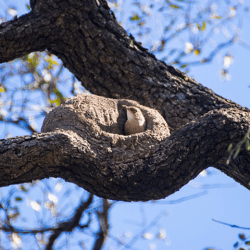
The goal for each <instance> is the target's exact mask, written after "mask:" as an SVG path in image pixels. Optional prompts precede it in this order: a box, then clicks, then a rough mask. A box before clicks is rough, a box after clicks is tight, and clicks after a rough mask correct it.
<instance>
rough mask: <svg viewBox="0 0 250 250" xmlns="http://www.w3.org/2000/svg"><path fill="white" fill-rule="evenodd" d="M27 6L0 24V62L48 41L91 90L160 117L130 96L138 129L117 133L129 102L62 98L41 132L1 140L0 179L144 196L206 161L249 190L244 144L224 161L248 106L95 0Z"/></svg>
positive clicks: (180, 180) (160, 194)
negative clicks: (132, 31)
mask: <svg viewBox="0 0 250 250" xmlns="http://www.w3.org/2000/svg"><path fill="white" fill-rule="evenodd" d="M32 8H33V9H32V11H31V12H30V13H28V14H26V15H24V16H22V17H19V18H17V20H13V21H10V22H7V23H4V24H2V25H1V26H0V62H7V61H9V60H12V59H14V58H17V57H20V56H23V55H26V54H27V53H29V52H32V51H39V50H44V49H48V50H49V51H51V52H52V53H54V54H55V55H57V56H58V57H59V58H60V59H61V60H62V61H63V63H64V65H65V67H67V68H68V69H69V70H70V71H71V72H72V73H73V74H74V75H75V76H76V77H77V78H78V79H79V80H80V81H81V82H82V84H83V85H84V86H85V87H86V88H87V89H88V90H90V91H91V92H92V93H95V94H98V95H102V96H106V97H112V98H116V99H117V98H125V99H133V100H137V101H138V102H139V103H140V104H141V105H144V106H147V107H151V108H154V109H155V110H158V111H159V112H160V113H161V114H162V116H163V118H164V119H165V120H166V122H167V123H166V122H165V121H164V120H163V118H162V117H161V116H160V115H159V113H157V112H156V111H153V110H151V109H148V108H146V107H144V106H140V105H139V104H135V103H133V104H135V105H137V106H138V107H140V109H141V110H142V111H143V113H144V114H145V115H146V118H147V130H146V132H144V133H141V134H135V135H131V136H123V135H122V134H123V131H122V129H123V125H122V124H123V123H124V122H125V112H124V110H123V109H122V108H121V104H129V103H131V101H129V100H114V99H104V98H103V97H97V96H95V97H94V96H87V97H86V95H83V96H80V97H78V99H70V100H68V101H67V102H66V103H65V104H64V105H63V106H62V107H60V108H58V109H57V110H56V111H53V113H51V114H50V115H49V116H48V117H47V119H46V120H45V123H44V127H43V131H44V133H42V134H36V135H32V136H26V137H17V138H12V139H7V140H2V141H1V143H0V155H1V157H0V185H1V186H5V185H9V184H13V183H21V182H26V181H31V180H34V179H42V178H46V177H50V176H54V177H62V178H64V179H65V180H67V181H71V182H74V183H76V184H77V185H79V186H82V187H83V188H85V189H87V190H88V191H90V192H92V193H95V194H97V195H99V196H102V197H105V198H110V199H116V200H149V199H159V198H164V197H166V196H167V195H169V194H171V193H173V192H175V191H176V190H178V189H179V188H181V187H182V186H183V185H185V184H186V183H187V182H188V181H189V180H191V179H192V178H194V177H196V176H197V174H199V172H200V171H201V170H203V169H205V168H207V167H208V166H214V167H216V168H218V169H220V170H221V171H223V172H225V173H226V174H227V175H229V176H231V177H233V178H234V179H235V180H236V181H238V182H240V183H241V184H242V185H244V186H245V187H246V188H248V189H249V180H250V171H249V169H250V168H249V167H250V160H249V152H246V151H244V150H242V151H241V153H240V155H239V157H238V158H237V159H236V160H233V161H231V162H230V164H229V165H226V164H225V162H226V159H227V157H228V151H227V147H228V145H229V144H230V143H232V142H233V143H237V142H239V141H240V140H241V139H242V138H243V136H244V135H245V133H246V132H247V129H248V127H249V124H250V122H249V120H248V118H249V115H250V113H249V110H248V109H246V108H242V107H241V106H239V105H238V104H235V103H233V102H231V101H229V100H226V99H224V98H222V97H220V96H218V95H216V94H215V93H213V92H212V91H211V90H209V89H207V88H204V87H203V86H202V85H201V84H198V83H197V82H195V81H194V80H193V79H191V78H189V77H188V76H186V75H185V74H184V73H182V72H180V71H179V70H176V69H174V68H173V67H171V66H168V65H166V64H165V63H164V62H161V61H159V60H157V59H156V58H155V57H154V56H153V55H152V54H150V53H149V52H147V50H146V49H144V48H143V47H141V46H140V45H139V44H138V43H137V42H136V41H134V40H133V38H131V37H130V36H128V35H127V33H126V32H125V31H124V30H123V28H122V27H121V26H119V25H118V23H117V22H116V19H115V17H114V16H113V15H112V14H111V13H110V10H109V8H108V6H107V4H106V1H104V0H99V1H98V0H97V1H94V0H85V1H82V0H75V1H73V0H60V1H59V0H36V1H32ZM90 97H91V98H90ZM67 117H68V118H67ZM168 127H169V128H170V130H171V135H170V136H169V130H168ZM159 128H160V129H159ZM48 131H51V132H48Z"/></svg>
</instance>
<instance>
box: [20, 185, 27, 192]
mask: <svg viewBox="0 0 250 250" xmlns="http://www.w3.org/2000/svg"><path fill="white" fill-rule="evenodd" d="M20 188H21V190H22V191H23V192H28V189H27V188H26V187H25V186H24V185H21V186H20Z"/></svg>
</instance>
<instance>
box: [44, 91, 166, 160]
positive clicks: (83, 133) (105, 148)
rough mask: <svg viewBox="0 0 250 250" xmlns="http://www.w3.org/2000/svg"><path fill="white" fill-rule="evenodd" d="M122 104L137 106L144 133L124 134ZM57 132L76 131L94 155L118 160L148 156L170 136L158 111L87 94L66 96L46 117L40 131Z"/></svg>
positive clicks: (124, 117) (124, 116)
mask: <svg viewBox="0 0 250 250" xmlns="http://www.w3.org/2000/svg"><path fill="white" fill-rule="evenodd" d="M122 105H127V106H136V107H138V108H140V110H141V111H142V113H143V115H144V117H145V118H146V123H147V125H146V131H145V132H142V133H137V134H133V135H128V136H125V135H124V124H125V122H126V119H127V118H126V110H125V109H124V108H123V107H122ZM56 131H58V132H59V131H64V132H65V131H68V132H69V133H71V132H73V134H77V136H79V137H80V140H79V141H82V142H84V144H85V145H86V144H88V145H89V147H90V149H91V152H92V156H93V157H95V156H94V155H98V158H100V159H101V158H104V159H106V160H107V158H110V159H112V161H113V162H114V161H115V162H117V163H119V162H123V163H125V162H129V161H132V160H133V159H138V158H146V157H148V156H149V155H151V154H153V153H154V152H156V151H158V150H159V148H160V147H161V144H160V142H161V141H163V140H164V139H165V138H166V137H168V136H169V135H170V132H169V127H168V124H167V123H166V121H165V120H164V118H163V117H162V116H161V115H160V113H159V112H158V111H156V110H154V109H151V108H148V107H145V106H142V105H140V104H138V103H137V102H135V101H131V100H126V99H110V98H105V97H101V96H96V95H90V94H81V95H77V96H76V97H73V98H69V99H67V100H66V101H65V102H64V103H63V104H61V105H60V106H59V107H57V108H55V109H53V110H52V111H51V112H50V113H49V114H48V115H47V116H46V118H45V120H44V122H43V126H42V132H56ZM71 134H72V133H71Z"/></svg>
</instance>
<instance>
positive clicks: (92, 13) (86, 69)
mask: <svg viewBox="0 0 250 250" xmlns="http://www.w3.org/2000/svg"><path fill="white" fill-rule="evenodd" d="M98 3H99V4H98ZM44 49H48V50H50V51H51V52H53V53H54V54H55V55H57V56H58V57H59V58H60V59H62V61H63V63H64V66H65V67H67V68H68V69H69V70H70V71H71V72H72V73H73V74H74V75H75V76H76V77H77V78H78V79H79V80H80V81H81V82H82V83H83V85H84V86H85V87H86V88H87V89H88V90H90V91H91V92H92V93H95V94H99V95H102V96H109V97H113V98H129V99H134V100H138V101H139V102H140V103H141V104H143V105H145V106H148V107H153V108H155V109H157V110H159V111H160V112H161V114H162V115H163V116H164V118H165V119H166V120H167V122H168V124H169V126H170V127H171V128H172V130H175V129H177V128H179V127H180V126H182V125H184V124H186V123H188V122H190V121H192V120H193V119H194V118H195V117H198V116H201V115H203V114H205V113H207V112H208V111H210V110H213V109H220V108H226V107H237V108H239V109H242V107H240V106H239V105H237V104H235V103H233V102H231V101H229V100H226V99H224V98H222V97H220V96H218V95H216V94H214V93H213V92H212V91H211V90H209V89H207V88H204V87H203V86H202V85H200V84H198V83H197V82H195V81H194V80H193V79H191V78H189V77H187V76H186V75H185V74H184V73H182V72H180V71H178V70H176V69H174V68H173V67H171V66H168V65H166V64H165V63H164V62H161V61H158V60H157V59H156V58H155V57H154V56H153V55H152V54H150V53H149V52H147V51H146V49H144V48H143V47H141V46H140V45H139V44H138V43H137V42H136V41H135V40H134V39H133V37H132V36H128V35H127V33H126V31H125V30H124V29H123V28H122V27H121V26H119V25H118V23H117V21H116V19H115V18H114V16H113V15H112V14H111V13H110V10H109V8H108V6H107V3H106V1H95V0H86V1H84V2H83V1H82V0H77V1H74V2H72V1H70V0H64V1H60V2H57V1H49V0H46V1H45V0H44V1H35V3H34V8H33V10H32V11H31V12H30V13H29V14H27V15H24V16H22V17H20V18H18V19H17V20H15V21H11V22H8V23H6V24H3V25H2V26H0V55H1V59H0V62H6V61H9V60H11V59H14V58H17V57H20V56H22V55H25V54H27V53H29V52H31V51H39V50H44Z"/></svg>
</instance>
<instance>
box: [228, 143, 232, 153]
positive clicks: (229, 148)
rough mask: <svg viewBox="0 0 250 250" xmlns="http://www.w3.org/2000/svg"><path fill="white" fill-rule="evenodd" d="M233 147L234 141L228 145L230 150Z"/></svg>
mask: <svg viewBox="0 0 250 250" xmlns="http://www.w3.org/2000/svg"><path fill="white" fill-rule="evenodd" d="M232 147H233V143H231V144H230V145H229V146H228V149H227V150H228V151H231V149H232Z"/></svg>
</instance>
